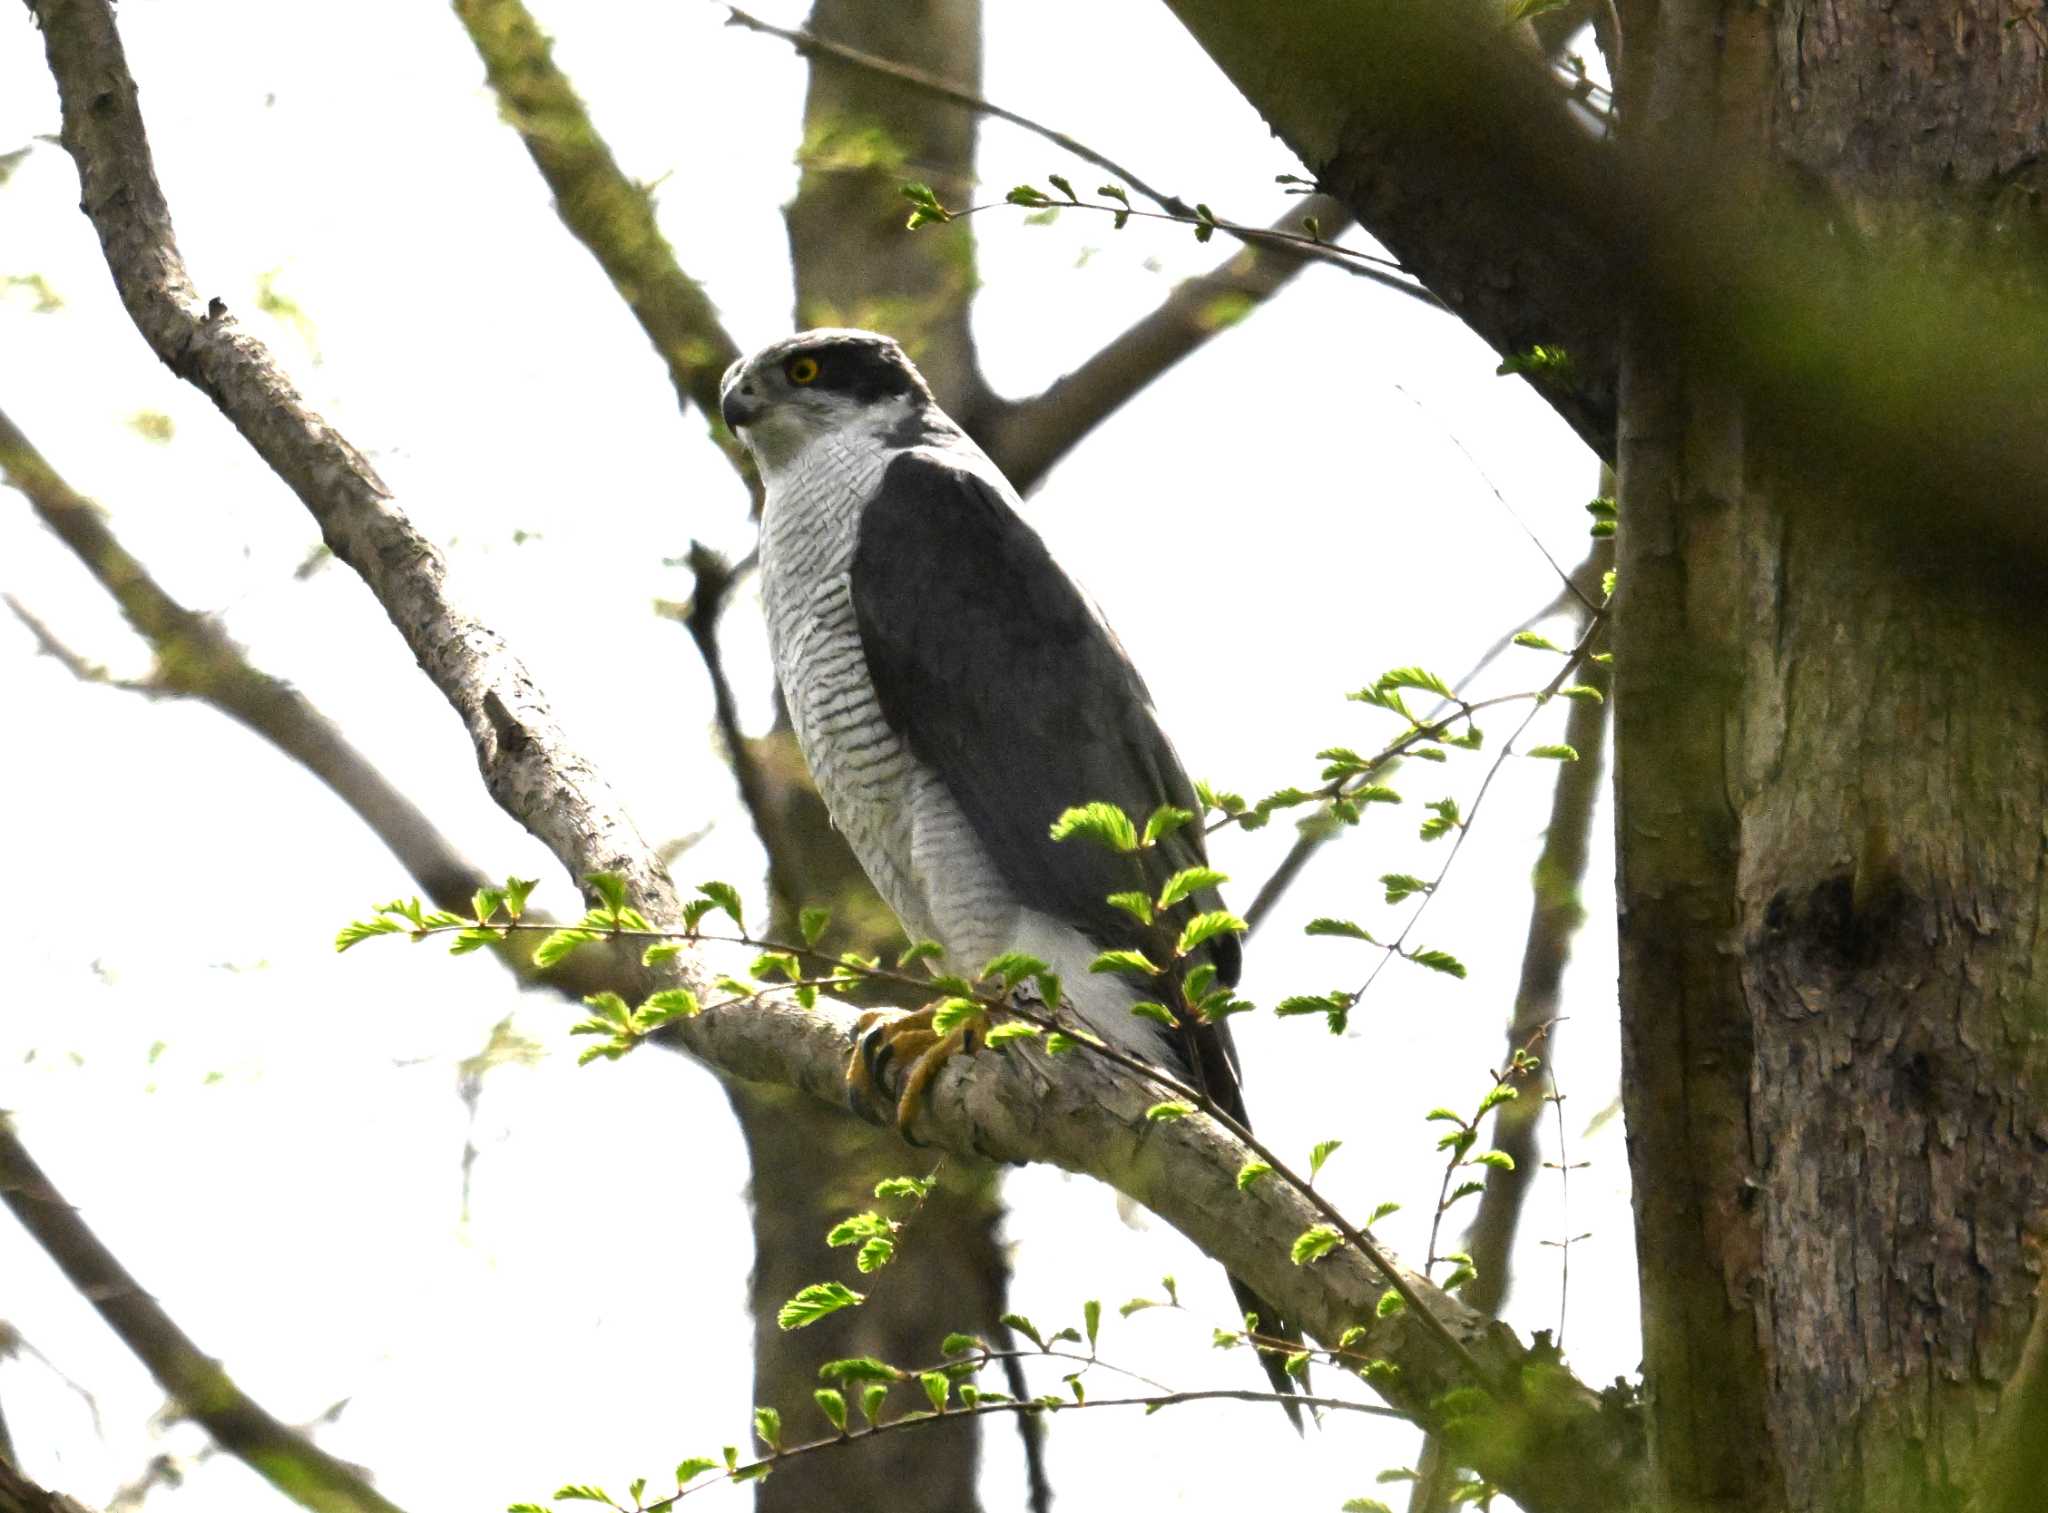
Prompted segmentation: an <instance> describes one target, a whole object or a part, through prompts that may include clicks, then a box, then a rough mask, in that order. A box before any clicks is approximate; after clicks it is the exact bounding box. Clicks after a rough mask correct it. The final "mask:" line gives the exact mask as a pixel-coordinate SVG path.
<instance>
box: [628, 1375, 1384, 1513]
mask: <svg viewBox="0 0 2048 1513" xmlns="http://www.w3.org/2000/svg"><path fill="white" fill-rule="evenodd" d="M1215 1402H1227V1403H1282V1404H1285V1403H1293V1404H1294V1405H1295V1406H1296V1407H1299V1408H1329V1409H1334V1410H1336V1411H1338V1412H1341V1413H1363V1414H1366V1415H1368V1416H1371V1417H1375V1418H1406V1417H1407V1415H1406V1414H1404V1413H1400V1412H1398V1411H1396V1410H1395V1409H1392V1408H1382V1407H1380V1406H1379V1405H1378V1404H1377V1403H1361V1402H1356V1401H1354V1400H1353V1399H1351V1398H1348V1397H1310V1396H1307V1395H1305V1394H1295V1393H1285V1392H1261V1391H1258V1390H1257V1389H1255V1388H1251V1387H1210V1388H1203V1389H1200V1390H1196V1391H1188V1392H1162V1393H1156V1394H1154V1395H1152V1396H1150V1397H1091V1398H1089V1399H1087V1400H1086V1401H1085V1402H1078V1403H1077V1402H1065V1401H1056V1400H1053V1399H1042V1400H1031V1401H1026V1402H1018V1403H991V1402H987V1401H981V1402H977V1403H975V1405H974V1406H973V1407H971V1408H967V1407H961V1408H948V1409H947V1410H946V1411H945V1412H943V1413H911V1414H906V1415H905V1416H904V1417H902V1418H892V1419H890V1420H889V1421H888V1422H887V1423H885V1424H874V1425H871V1426H870V1427H868V1428H865V1429H853V1430H849V1431H848V1432H847V1433H845V1434H839V1435H834V1436H833V1437H832V1438H830V1439H814V1440H810V1441H807V1442H806V1443H804V1444H801V1445H791V1446H790V1447H789V1448H788V1449H786V1450H778V1451H776V1452H774V1453H773V1454H770V1455H764V1456H762V1457H761V1458H760V1459H759V1460H755V1461H745V1462H742V1463H741V1464H740V1465H738V1466H737V1467H735V1468H734V1470H733V1471H732V1472H731V1473H729V1475H730V1476H731V1477H734V1478H738V1477H744V1476H747V1475H748V1474H749V1473H754V1474H758V1473H759V1471H760V1469H761V1468H762V1467H764V1466H766V1467H769V1468H773V1467H775V1466H778V1465H780V1464H782V1463H783V1462H785V1461H791V1460H795V1459H796V1458H797V1457H798V1456H801V1455H815V1454H817V1453H818V1452H819V1451H821V1450H837V1449H840V1448H842V1447H845V1446H849V1445H857V1444H859V1443H861V1442H862V1441H863V1440H870V1439H875V1438H877V1437H878V1436H880V1435H884V1434H894V1433H896V1432H898V1431H899V1430H904V1429H919V1428H925V1427H929V1426H931V1425H933V1424H940V1423H944V1422H945V1421H946V1420H948V1419H961V1418H979V1417H983V1416H985V1415H987V1414H991V1413H1025V1414H1040V1413H1043V1414H1053V1413H1075V1412H1082V1411H1086V1410H1089V1409H1095V1408H1143V1409H1145V1410H1146V1411H1148V1412H1155V1413H1156V1412H1157V1411H1158V1410H1160V1409H1161V1408H1176V1407H1180V1406H1182V1405H1184V1404H1187V1403H1215ZM724 1479H725V1478H720V1480H719V1481H707V1482H699V1483H698V1484H697V1485H696V1486H694V1487H684V1488H682V1489H681V1490H679V1491H678V1492H676V1493H675V1494H674V1495H673V1496H670V1497H664V1498H662V1499H660V1500H659V1501H657V1502H651V1503H648V1504H646V1508H645V1513H660V1510H661V1509H663V1508H667V1507H672V1506H674V1504H676V1503H677V1502H680V1501H681V1500H682V1499H683V1498H685V1497H688V1496H690V1495H691V1494H693V1493H696V1492H702V1491H703V1490H704V1489H705V1488H707V1487H715V1486H718V1485H720V1481H723V1480H724Z"/></svg>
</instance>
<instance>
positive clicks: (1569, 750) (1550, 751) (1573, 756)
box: [1522, 741, 1579, 762]
mask: <svg viewBox="0 0 2048 1513" xmlns="http://www.w3.org/2000/svg"><path fill="white" fill-rule="evenodd" d="M1522 755H1523V756H1532V757H1543V758H1546V759H1548V760H1549V761H1553V762H1576V761H1577V760H1578V759H1579V750H1578V748H1577V747H1576V746H1567V745H1565V744H1564V743H1563V742H1562V741H1560V742H1557V743H1556V744H1554V745H1549V746H1531V747H1530V748H1529V749H1528V750H1527V751H1525V752H1523V753H1522Z"/></svg>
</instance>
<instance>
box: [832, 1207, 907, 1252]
mask: <svg viewBox="0 0 2048 1513" xmlns="http://www.w3.org/2000/svg"><path fill="white" fill-rule="evenodd" d="M894 1229H895V1226H894V1225H893V1224H891V1223H890V1222H889V1221H888V1220H887V1219H885V1218H883V1217H882V1216H881V1215H880V1214H878V1213H864V1214H854V1215H852V1216H850V1217H848V1218H844V1219H841V1220H840V1221H839V1222H838V1223H837V1224H835V1225H833V1226H832V1227H831V1228H830V1229H829V1230H827V1231H826V1232H825V1243H826V1244H827V1245H829V1246H831V1247H832V1248H833V1249H834V1250H837V1249H838V1248H839V1247H840V1246H842V1245H856V1244H858V1243H859V1242H860V1241H862V1240H865V1239H868V1238H870V1237H872V1236H874V1235H886V1234H890V1233H892V1232H893V1231H894Z"/></svg>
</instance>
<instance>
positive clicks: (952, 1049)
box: [846, 1009, 974, 1145]
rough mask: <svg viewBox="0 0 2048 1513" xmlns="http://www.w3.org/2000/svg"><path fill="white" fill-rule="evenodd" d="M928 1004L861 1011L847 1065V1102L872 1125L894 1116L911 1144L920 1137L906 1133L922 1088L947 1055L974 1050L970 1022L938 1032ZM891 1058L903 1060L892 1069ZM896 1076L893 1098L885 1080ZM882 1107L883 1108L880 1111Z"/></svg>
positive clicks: (921, 1098) (921, 1103) (920, 1101)
mask: <svg viewBox="0 0 2048 1513" xmlns="http://www.w3.org/2000/svg"><path fill="white" fill-rule="evenodd" d="M933 1012H934V1011H933V1010H931V1009H919V1010H917V1012H915V1013H912V1014H897V1013H896V1012H894V1011H893V1010H890V1009H877V1010H874V1011H873V1012H870V1013H867V1014H863V1015H862V1016H861V1017H860V1021H859V1023H858V1024H857V1025H856V1026H855V1031H856V1033H857V1034H858V1035H859V1037H860V1041H859V1044H858V1045H856V1046H855V1047H854V1052H853V1056H852V1058H851V1059H850V1060H849V1061H848V1062H847V1067H846V1101H847V1102H848V1103H850V1104H852V1105H853V1108H854V1111H855V1112H856V1113H858V1114H861V1115H864V1116H865V1117H867V1118H870V1119H873V1120H874V1121H875V1122H876V1123H877V1124H880V1123H882V1122H884V1120H885V1119H890V1120H893V1122H894V1123H895V1126H896V1132H897V1133H898V1134H899V1135H901V1136H902V1137H903V1138H904V1139H906V1140H909V1141H910V1143H911V1144H912V1145H916V1144H918V1143H919V1142H918V1141H917V1140H916V1139H914V1138H913V1137H912V1135H911V1133H910V1125H911V1121H912V1120H914V1119H915V1118H916V1117H917V1114H918V1110H919V1109H920V1108H922V1107H923V1106H924V1096H925V1090H926V1089H927V1088H928V1087H930V1086H931V1081H932V1078H934V1077H936V1076H937V1075H938V1073H939V1068H941V1067H943V1066H944V1065H945V1064H946V1062H947V1060H948V1059H949V1058H951V1057H953V1056H956V1055H958V1054H959V1053H960V1052H962V1051H971V1050H973V1049H974V1035H973V1031H972V1029H971V1028H970V1027H968V1026H966V1025H962V1026H961V1027H960V1028H958V1029H956V1030H953V1031H951V1032H950V1033H948V1034H944V1035H941V1034H939V1033H938V1031H936V1030H934V1029H933V1028H932V1015H933ZM892 1063H902V1070H901V1071H900V1072H892V1071H891V1065H892ZM898 1077H900V1079H901V1080H900V1083H899V1085H898V1087H897V1090H896V1093H895V1096H894V1098H893V1099H892V1098H891V1097H890V1095H889V1091H888V1084H889V1082H890V1081H892V1080H896V1079H897V1078H898ZM885 1111H886V1112H885Z"/></svg>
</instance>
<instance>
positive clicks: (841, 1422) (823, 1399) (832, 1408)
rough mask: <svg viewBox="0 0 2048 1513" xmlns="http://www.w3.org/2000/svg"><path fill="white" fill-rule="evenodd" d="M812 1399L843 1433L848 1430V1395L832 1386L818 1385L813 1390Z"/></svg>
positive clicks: (819, 1409)
mask: <svg viewBox="0 0 2048 1513" xmlns="http://www.w3.org/2000/svg"><path fill="white" fill-rule="evenodd" d="M811 1401H812V1402H814V1403H816V1404H817V1405H818V1411H819V1412H820V1413H822V1414H824V1415H825V1418H826V1420H827V1421H828V1422H829V1423H830V1424H831V1425H832V1427H833V1428H835V1429H837V1430H838V1431H839V1432H840V1433H841V1434H844V1433H845V1432H846V1397H845V1395H844V1394H843V1393H840V1392H838V1391H835V1390H834V1389H833V1388H830V1387H816V1388H813V1389H812V1391H811Z"/></svg>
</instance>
